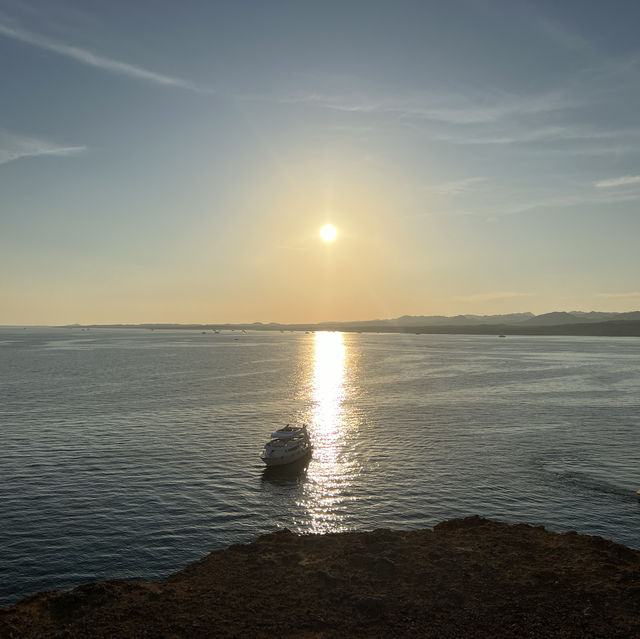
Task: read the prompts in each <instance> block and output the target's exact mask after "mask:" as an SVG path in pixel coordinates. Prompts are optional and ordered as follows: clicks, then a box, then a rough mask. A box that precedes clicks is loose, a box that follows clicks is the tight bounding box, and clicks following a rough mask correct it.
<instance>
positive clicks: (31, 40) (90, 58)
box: [0, 23, 211, 93]
mask: <svg viewBox="0 0 640 639" xmlns="http://www.w3.org/2000/svg"><path fill="white" fill-rule="evenodd" d="M0 35H2V36H4V37H6V38H11V39H12V40H17V41H18V42H23V43H25V44H29V45H31V46H34V47H38V48H39V49H45V50H46V51H52V52H53V53H57V54H58V55H62V56H65V57H67V58H71V59H73V60H75V61H76V62H80V63H81V64H85V65H87V66H91V67H97V68H99V69H102V70H104V71H109V72H110V73H115V74H117V75H123V76H127V77H129V78H134V79H136V80H143V81H145V82H151V83H152V84H158V85H162V86H169V87H176V88H180V89H188V90H189V91H196V92H198V93H211V91H209V90H207V89H203V88H201V87H198V86H196V85H195V84H193V83H192V82H190V81H188V80H184V79H182V78H178V77H175V76H170V75H165V74H163V73H156V72H155V71H150V70H149V69H145V68H143V67H139V66H136V65H133V64H129V63H127V62H121V61H120V60H115V59H114V58H108V57H105V56H101V55H98V54H96V53H93V52H92V51H89V50H88V49H83V48H80V47H75V46H72V45H69V44H65V43H62V42H57V41H55V40H52V39H50V38H48V37H46V36H43V35H41V34H38V33H34V32H32V31H26V30H24V29H20V28H17V27H13V26H10V25H8V24H3V23H0Z"/></svg>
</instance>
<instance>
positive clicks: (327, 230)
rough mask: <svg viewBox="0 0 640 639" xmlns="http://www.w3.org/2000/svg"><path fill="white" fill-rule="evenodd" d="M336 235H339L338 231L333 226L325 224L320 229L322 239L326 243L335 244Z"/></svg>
mask: <svg viewBox="0 0 640 639" xmlns="http://www.w3.org/2000/svg"><path fill="white" fill-rule="evenodd" d="M336 235H338V229H337V228H336V227H335V226H333V224H325V225H324V226H323V227H322V228H321V229H320V237H321V238H322V239H323V240H324V241H325V242H333V240H335V239H336Z"/></svg>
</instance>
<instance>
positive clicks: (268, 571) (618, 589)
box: [0, 517, 640, 638]
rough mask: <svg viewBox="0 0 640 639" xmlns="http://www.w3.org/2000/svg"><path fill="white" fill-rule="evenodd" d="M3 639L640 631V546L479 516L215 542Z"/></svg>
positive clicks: (49, 596) (53, 598) (19, 625)
mask: <svg viewBox="0 0 640 639" xmlns="http://www.w3.org/2000/svg"><path fill="white" fill-rule="evenodd" d="M0 636H1V637H16V638H17V637H65V638H75V637H78V638H79V637H83V638H84V637H167V638H168V637H189V638H192V637H301V638H311V637H409V636H411V637H439V638H441V637H487V638H488V637H491V638H495V637H518V638H520V637H545V638H547V637H563V638H566V637H582V638H585V637H602V638H605V637H606V638H612V637H640V551H636V550H631V549H629V548H626V547H625V546H621V545H618V544H615V543H613V542H610V541H606V540H604V539H602V538H600V537H589V536H586V535H578V534H576V533H566V534H558V533H553V532H548V531H546V530H544V529H543V528H540V527H533V526H527V525H522V524H520V525H508V524H503V523H498V522H493V521H488V520H486V519H481V518H479V517H471V518H466V519H458V520H452V521H447V522H444V523H442V524H439V525H438V526H436V527H435V528H434V529H433V530H413V531H389V530H376V531H373V532H362V533H358V532H354V533H336V534H328V535H296V534H294V533H291V532H289V531H288V530H283V531H279V532H275V533H272V534H269V535H264V536H262V537H260V538H258V539H257V540H256V541H254V542H252V543H250V544H246V545H236V546H231V547H230V548H228V549H226V550H221V551H216V552H213V553H211V554H210V555H208V556H207V557H205V558H204V559H202V560H201V561H199V562H197V563H195V564H192V565H191V566H189V567H187V568H186V569H184V570H182V571H181V572H178V573H176V574H174V575H172V576H171V577H169V578H168V579H167V580H166V581H164V582H158V583H149V582H124V581H108V582H101V583H95V584H90V585H86V586H81V587H79V588H75V589H74V590H71V591H69V592H63V593H59V592H45V593H40V594H37V595H34V596H32V597H29V598H27V599H24V600H23V601H21V602H19V603H17V604H15V605H14V606H11V607H6V608H2V609H0Z"/></svg>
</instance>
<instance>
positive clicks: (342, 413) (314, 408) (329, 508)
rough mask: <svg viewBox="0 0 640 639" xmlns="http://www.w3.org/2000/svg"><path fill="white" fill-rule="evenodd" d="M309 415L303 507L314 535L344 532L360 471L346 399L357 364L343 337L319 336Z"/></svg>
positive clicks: (313, 359)
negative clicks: (310, 446)
mask: <svg viewBox="0 0 640 639" xmlns="http://www.w3.org/2000/svg"><path fill="white" fill-rule="evenodd" d="M312 363H313V369H312V379H311V384H310V389H309V393H310V400H311V408H310V410H309V412H308V414H307V421H308V423H309V426H310V431H311V437H312V440H313V446H314V449H313V458H312V461H311V464H310V465H309V470H308V475H307V482H306V483H305V485H304V493H303V495H302V500H301V503H300V505H301V506H303V507H304V509H305V510H306V512H307V514H308V517H309V520H308V522H307V527H308V528H309V531H310V532H316V533H320V532H330V531H338V530H344V529H345V525H344V519H345V514H346V509H347V507H348V504H347V502H348V500H349V499H350V497H349V486H350V485H351V484H352V482H353V478H354V476H355V475H356V474H357V472H358V470H359V469H358V465H357V462H356V460H355V456H354V454H353V450H352V441H353V437H352V434H353V430H354V429H355V428H356V426H357V424H356V419H355V416H354V415H353V414H352V411H350V409H349V408H348V405H347V403H346V400H347V399H348V396H349V395H350V393H351V392H352V382H353V373H354V362H353V357H352V355H351V353H349V349H348V348H347V345H346V344H345V341H344V336H343V334H342V333H334V332H322V331H319V332H316V333H315V335H314V348H313V356H312Z"/></svg>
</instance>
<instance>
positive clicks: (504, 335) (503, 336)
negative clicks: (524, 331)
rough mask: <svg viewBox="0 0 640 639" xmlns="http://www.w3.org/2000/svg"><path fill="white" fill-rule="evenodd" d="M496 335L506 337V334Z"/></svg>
mask: <svg viewBox="0 0 640 639" xmlns="http://www.w3.org/2000/svg"><path fill="white" fill-rule="evenodd" d="M498 337H506V335H498Z"/></svg>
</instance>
